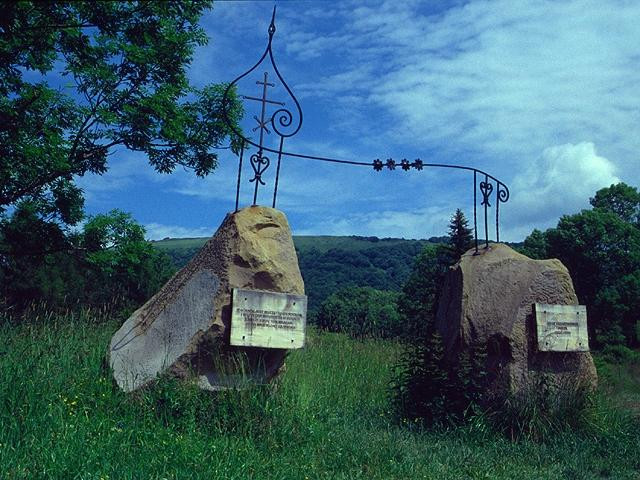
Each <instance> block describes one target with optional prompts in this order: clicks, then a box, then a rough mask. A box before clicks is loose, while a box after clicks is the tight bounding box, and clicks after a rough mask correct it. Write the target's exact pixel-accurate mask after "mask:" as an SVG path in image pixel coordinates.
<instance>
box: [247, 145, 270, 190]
mask: <svg viewBox="0 0 640 480" xmlns="http://www.w3.org/2000/svg"><path fill="white" fill-rule="evenodd" d="M250 162H251V168H253V173H254V175H253V178H252V179H251V180H249V182H251V183H253V182H259V183H260V185H266V183H264V181H263V180H262V174H263V173H264V171H265V170H266V169H267V168H269V165H270V164H271V161H270V160H269V157H265V156H264V155H261V154H258V153H254V154H253V155H251V158H250ZM263 165H264V166H263Z"/></svg>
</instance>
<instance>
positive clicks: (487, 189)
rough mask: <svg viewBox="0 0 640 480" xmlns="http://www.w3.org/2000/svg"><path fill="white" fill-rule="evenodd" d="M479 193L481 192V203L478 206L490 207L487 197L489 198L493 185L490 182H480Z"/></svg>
mask: <svg viewBox="0 0 640 480" xmlns="http://www.w3.org/2000/svg"><path fill="white" fill-rule="evenodd" d="M480 191H481V192H482V201H481V202H480V205H486V206H487V207H490V206H491V204H490V203H489V197H490V196H491V192H493V184H492V183H491V182H480Z"/></svg>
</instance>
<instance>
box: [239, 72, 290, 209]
mask: <svg viewBox="0 0 640 480" xmlns="http://www.w3.org/2000/svg"><path fill="white" fill-rule="evenodd" d="M256 84H257V85H262V98H258V97H250V96H248V95H242V98H244V99H246V100H254V101H256V102H260V103H261V104H262V107H261V111H260V118H258V117H257V116H255V115H254V116H253V118H254V119H255V121H256V122H258V126H257V127H255V128H254V129H253V131H254V132H255V131H256V130H258V129H260V142H259V143H258V153H257V154H254V155H251V159H250V161H251V168H252V169H253V173H254V175H253V178H252V179H251V180H249V181H250V182H255V184H256V185H255V189H254V192H253V204H254V205H255V204H256V202H257V199H258V185H260V184H261V185H264V184H265V183H264V181H263V180H262V174H263V173H264V171H265V170H266V169H267V168H268V167H269V163H270V161H269V158H268V157H266V156H265V155H264V154H263V153H264V149H263V147H264V132H267V134H270V133H271V132H270V131H269V129H268V128H267V125H269V123H271V122H272V121H273V117H271V118H269V119H268V120H266V119H265V114H266V111H267V104H268V103H269V104H272V105H279V106H284V102H278V101H275V100H269V99H267V87H275V86H276V85H275V83H270V82H269V74H268V72H264V81H262V82H261V81H259V80H258V81H257V82H256Z"/></svg>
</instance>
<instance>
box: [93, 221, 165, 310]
mask: <svg viewBox="0 0 640 480" xmlns="http://www.w3.org/2000/svg"><path fill="white" fill-rule="evenodd" d="M144 233H145V231H144V228H143V227H142V226H141V225H139V224H138V223H136V222H135V221H134V220H133V218H131V215H130V214H128V213H124V212H122V211H120V210H112V211H111V212H109V213H108V214H103V215H96V216H94V217H90V218H89V220H88V221H87V223H86V224H85V226H84V229H83V234H82V245H83V246H84V248H85V251H86V256H85V259H84V262H85V265H86V266H87V267H88V268H87V269H88V275H87V283H89V284H90V285H93V286H95V287H93V288H91V289H90V290H89V292H88V294H87V300H86V302H87V303H89V304H94V305H95V304H98V305H100V304H105V303H117V304H120V305H124V306H137V305H140V304H141V303H143V302H144V301H145V300H147V299H148V298H149V297H151V295H153V294H154V293H155V292H156V291H157V290H158V289H159V288H160V287H161V286H162V285H163V284H164V283H165V282H166V281H167V280H168V279H169V277H170V276H171V274H172V273H173V268H172V265H171V259H170V258H169V257H168V256H167V255H166V254H165V253H163V252H161V251H159V250H157V249H156V248H154V247H153V246H152V245H151V244H150V243H149V242H147V241H145V239H144Z"/></svg>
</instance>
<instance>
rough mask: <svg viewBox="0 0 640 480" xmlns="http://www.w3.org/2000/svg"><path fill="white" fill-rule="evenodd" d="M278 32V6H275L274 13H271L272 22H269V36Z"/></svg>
mask: <svg viewBox="0 0 640 480" xmlns="http://www.w3.org/2000/svg"><path fill="white" fill-rule="evenodd" d="M274 33H276V6H275V5H274V6H273V15H271V24H269V38H271V37H273V34H274Z"/></svg>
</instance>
